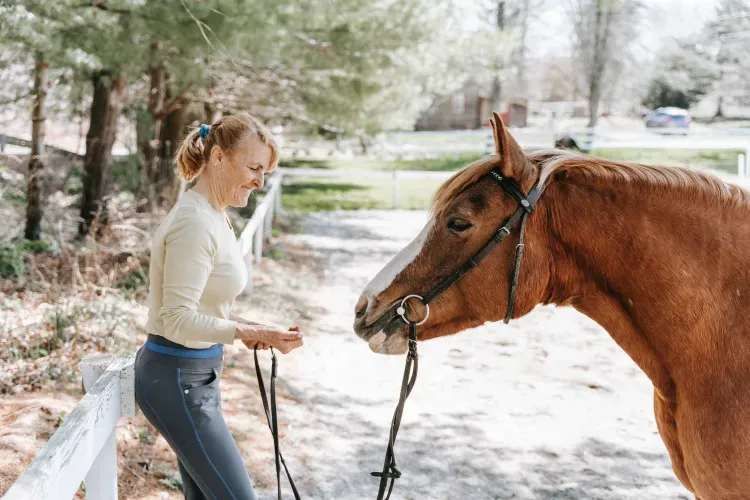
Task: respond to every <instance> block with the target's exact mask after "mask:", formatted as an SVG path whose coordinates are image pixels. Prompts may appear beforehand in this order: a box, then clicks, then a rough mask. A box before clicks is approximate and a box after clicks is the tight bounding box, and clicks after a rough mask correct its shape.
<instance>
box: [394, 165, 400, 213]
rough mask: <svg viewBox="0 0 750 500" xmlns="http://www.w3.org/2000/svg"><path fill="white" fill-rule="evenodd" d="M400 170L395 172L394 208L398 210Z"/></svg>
mask: <svg viewBox="0 0 750 500" xmlns="http://www.w3.org/2000/svg"><path fill="white" fill-rule="evenodd" d="M398 178H399V172H398V170H394V171H393V208H398Z"/></svg>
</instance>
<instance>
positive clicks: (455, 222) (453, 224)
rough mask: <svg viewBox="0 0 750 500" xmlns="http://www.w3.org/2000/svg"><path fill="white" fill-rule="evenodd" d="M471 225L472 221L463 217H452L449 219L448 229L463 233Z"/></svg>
mask: <svg viewBox="0 0 750 500" xmlns="http://www.w3.org/2000/svg"><path fill="white" fill-rule="evenodd" d="M471 226H472V223H471V222H469V221H467V220H463V219H451V220H449V221H448V229H450V230H451V231H453V232H456V233H463V232H464V231H466V230H467V229H469V228H470V227H471Z"/></svg>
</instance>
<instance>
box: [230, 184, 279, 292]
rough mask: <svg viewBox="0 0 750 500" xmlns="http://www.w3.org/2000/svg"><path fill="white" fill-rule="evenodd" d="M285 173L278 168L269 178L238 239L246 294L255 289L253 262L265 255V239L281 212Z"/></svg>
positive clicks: (269, 234)
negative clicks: (263, 192)
mask: <svg viewBox="0 0 750 500" xmlns="http://www.w3.org/2000/svg"><path fill="white" fill-rule="evenodd" d="M283 176H284V173H283V172H282V171H281V169H277V172H276V175H274V176H273V177H272V178H271V179H269V180H268V184H269V186H270V187H269V189H268V191H267V192H266V196H265V197H264V198H263V201H261V202H260V204H259V205H258V206H257V207H255V211H254V212H253V216H252V217H250V220H249V221H247V224H246V225H245V228H244V229H243V230H242V234H240V237H239V239H238V243H239V245H240V251H241V252H242V255H243V256H244V258H245V265H246V266H247V276H248V278H247V285H246V286H245V291H244V293H245V294H250V293H252V291H253V263H254V262H255V263H258V262H260V260H261V258H262V257H263V241H264V240H265V241H268V240H270V239H271V230H272V227H273V218H274V216H275V215H276V214H279V213H281V182H282V179H283Z"/></svg>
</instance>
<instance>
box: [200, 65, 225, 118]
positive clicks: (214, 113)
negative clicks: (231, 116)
mask: <svg viewBox="0 0 750 500" xmlns="http://www.w3.org/2000/svg"><path fill="white" fill-rule="evenodd" d="M215 87H216V78H215V77H211V78H210V80H209V81H208V89H207V90H208V96H207V98H206V100H205V101H203V110H204V111H205V113H206V115H205V118H204V120H205V122H204V123H206V124H208V125H213V124H214V123H215V122H216V120H218V119H219V118H221V111H219V109H218V107H217V106H216V102H214V88H215Z"/></svg>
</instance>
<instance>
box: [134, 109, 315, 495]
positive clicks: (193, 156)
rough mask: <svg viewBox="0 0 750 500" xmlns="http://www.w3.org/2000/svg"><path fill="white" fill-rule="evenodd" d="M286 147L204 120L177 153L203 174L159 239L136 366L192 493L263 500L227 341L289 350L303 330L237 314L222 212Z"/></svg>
mask: <svg viewBox="0 0 750 500" xmlns="http://www.w3.org/2000/svg"><path fill="white" fill-rule="evenodd" d="M278 159H279V151H278V147H277V146H276V143H275V141H274V139H273V137H272V136H271V134H270V133H269V132H268V130H267V129H266V128H265V127H264V126H263V125H262V124H261V123H260V122H258V121H257V120H256V119H254V118H252V117H250V116H244V115H241V116H226V117H224V118H222V119H220V120H219V121H217V122H216V123H215V124H214V125H213V126H211V127H209V126H208V125H202V126H201V127H200V129H197V130H194V131H193V132H192V133H191V134H190V135H189V136H188V137H187V138H185V141H184V142H183V143H182V145H181V146H180V149H179V151H178V152H177V155H176V160H177V166H178V168H179V171H180V174H181V175H182V177H183V178H184V179H185V180H186V181H190V180H191V179H193V178H195V177H196V176H197V177H198V180H197V182H196V184H195V186H194V187H193V188H192V189H191V190H189V191H187V192H186V193H185V194H184V195H183V196H182V197H181V198H180V200H179V201H178V202H177V204H176V205H175V206H174V208H172V210H171V211H170V212H169V214H168V215H167V217H166V218H165V220H164V221H163V222H162V224H161V225H160V226H159V229H158V230H157V231H156V234H155V235H154V240H153V244H152V247H151V267H150V270H149V279H150V285H149V295H150V298H149V312H148V321H147V324H146V330H147V332H148V340H147V341H146V343H145V344H144V345H143V346H142V347H141V349H139V351H138V353H137V356H136V364H135V383H136V385H135V387H136V399H137V401H138V405H139V406H140V408H141V410H142V411H143V414H144V415H145V416H146V418H147V419H148V421H149V422H151V424H152V425H153V426H154V427H155V428H156V429H157V430H158V431H159V433H160V434H161V435H162V436H164V439H166V441H167V443H169V446H170V447H171V448H172V449H173V450H174V452H175V453H176V454H177V458H178V462H179V469H180V475H181V476H182V485H183V492H184V494H185V498H186V499H204V498H212V499H225V498H226V499H236V500H248V499H255V498H256V497H255V494H254V492H253V487H252V484H251V482H250V477H249V475H248V472H247V470H246V469H245V465H244V464H243V462H242V457H241V456H240V453H239V450H238V449H237V445H236V444H235V442H234V440H233V439H232V436H231V434H230V433H229V430H228V429H227V425H226V423H225V422H224V417H223V416H222V413H221V408H220V397H219V378H220V377H221V370H222V362H223V359H224V357H223V344H232V343H233V342H234V340H235V339H239V340H241V341H242V342H243V343H244V344H245V345H246V346H247V347H248V348H251V349H252V348H254V347H256V346H258V347H259V348H267V347H268V346H271V347H274V348H276V349H278V350H279V352H281V353H284V354H286V353H288V352H289V351H291V350H292V349H295V348H297V347H299V346H301V345H302V333H301V332H299V329H298V328H297V327H292V328H290V329H289V330H286V331H285V330H281V329H279V328H276V327H272V326H266V325H261V324H258V323H253V322H250V321H246V320H244V319H242V318H241V317H239V316H237V315H235V314H233V313H231V312H230V309H231V307H232V304H233V302H234V299H235V297H237V295H239V294H240V292H241V291H242V290H244V288H245V284H246V282H247V270H246V268H245V263H244V259H243V257H242V255H241V254H240V249H239V245H238V243H237V240H236V238H235V236H234V231H233V229H232V225H231V223H230V222H229V219H228V217H227V215H226V213H225V212H224V209H225V208H226V207H227V206H229V205H231V206H233V207H243V206H245V205H247V200H248V197H249V196H250V193H251V192H252V191H253V190H254V189H260V188H261V187H262V186H263V176H264V175H265V174H266V173H268V172H270V171H271V170H273V169H274V168H275V167H276V164H277V163H278Z"/></svg>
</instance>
